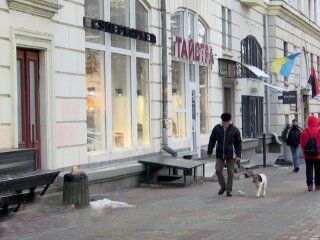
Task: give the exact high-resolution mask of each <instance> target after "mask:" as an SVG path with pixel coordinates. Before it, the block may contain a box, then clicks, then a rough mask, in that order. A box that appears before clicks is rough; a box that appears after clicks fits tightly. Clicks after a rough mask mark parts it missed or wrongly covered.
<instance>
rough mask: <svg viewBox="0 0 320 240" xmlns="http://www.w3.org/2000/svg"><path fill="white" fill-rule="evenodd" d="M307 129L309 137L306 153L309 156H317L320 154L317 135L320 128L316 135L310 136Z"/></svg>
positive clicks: (305, 147) (305, 148)
mask: <svg viewBox="0 0 320 240" xmlns="http://www.w3.org/2000/svg"><path fill="white" fill-rule="evenodd" d="M306 130H307V134H308V136H309V139H308V141H307V143H306V145H305V146H304V154H305V155H306V156H307V157H314V156H317V155H318V154H319V148H318V144H317V139H316V138H317V136H318V134H319V130H318V133H317V135H316V137H315V138H314V137H310V134H309V132H308V129H306Z"/></svg>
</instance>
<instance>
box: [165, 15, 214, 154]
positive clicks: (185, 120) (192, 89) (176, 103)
mask: <svg viewBox="0 0 320 240" xmlns="http://www.w3.org/2000/svg"><path fill="white" fill-rule="evenodd" d="M185 19H186V21H185ZM184 23H186V24H184ZM171 33H172V37H173V42H172V53H173V54H172V55H173V60H172V62H171V68H172V136H173V137H174V138H185V137H188V138H189V139H190V141H191V142H190V146H191V149H192V148H193V150H194V151H196V149H194V146H197V148H199V134H208V133H209V128H208V74H209V68H208V65H209V64H212V49H211V48H210V46H209V45H207V27H206V25H205V24H204V22H203V21H202V20H201V19H200V17H199V16H198V15H197V14H195V13H193V12H191V11H189V10H187V9H183V10H178V11H176V12H175V13H173V14H172V15H171ZM210 50H211V52H210ZM190 129H192V130H190ZM195 133H196V134H197V136H196V137H195ZM195 141H198V143H195Z"/></svg>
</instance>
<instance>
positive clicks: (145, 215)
mask: <svg viewBox="0 0 320 240" xmlns="http://www.w3.org/2000/svg"><path fill="white" fill-rule="evenodd" d="M304 168H305V166H304V165H302V166H301V170H300V172H298V173H292V169H291V167H267V168H258V169H256V170H255V171H257V172H264V173H265V174H266V175H267V177H268V190H267V196H266V197H264V198H259V199H257V198H255V197H254V196H255V188H254V185H253V184H252V180H251V179H250V178H245V179H242V180H237V181H235V183H234V191H233V194H234V196H233V197H231V198H229V197H226V196H225V195H223V196H218V195H217V192H218V190H219V186H218V183H216V182H204V183H196V184H193V185H191V186H188V187H185V188H176V187H140V188H132V189H125V190H121V191H116V192H110V193H106V194H104V195H96V196H91V198H95V199H103V198H107V199H110V200H113V201H121V202H125V203H128V204H131V205H134V206H135V207H131V208H115V209H112V208H110V207H105V208H102V209H94V208H92V207H88V208H84V209H75V208H73V207H72V206H65V205H62V204H61V201H62V199H61V195H57V196H53V195H51V196H50V197H48V196H47V197H44V198H42V199H39V200H38V201H37V202H35V203H33V204H28V205H24V206H23V208H22V209H21V210H19V212H18V213H17V214H15V215H14V216H12V217H9V218H3V219H1V222H0V239H6V240H13V239H22V240H27V239H28V240H29V239H30V240H31V239H45V240H51V239H66V240H69V239H70V240H71V239H77V240H81V239H90V240H91V239H92V240H100V239H114V240H120V239H121V240H126V239H131V240H135V239H137V240H138V239H177V240H179V239H181V240H182V239H184V240H194V239H197V240H200V239H208V240H211V239H217V240H218V239H224V240H227V239H234V240H236V239H237V240H239V239H275V240H283V239H312V240H315V239H320V217H319V216H320V191H317V192H316V191H313V192H307V191H306V184H305V174H304ZM238 190H241V191H243V192H245V193H246V196H239V195H237V191H238Z"/></svg>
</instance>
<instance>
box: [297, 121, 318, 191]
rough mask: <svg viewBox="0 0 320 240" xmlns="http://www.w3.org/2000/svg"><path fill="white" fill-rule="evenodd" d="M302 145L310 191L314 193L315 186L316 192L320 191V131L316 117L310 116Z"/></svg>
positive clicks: (302, 137)
mask: <svg viewBox="0 0 320 240" xmlns="http://www.w3.org/2000/svg"><path fill="white" fill-rule="evenodd" d="M300 145H301V150H302V152H303V157H304V159H305V161H306V178H307V181H306V182H307V186H308V191H313V184H314V185H315V190H320V151H319V146H320V129H319V120H318V118H317V117H316V116H313V115H312V116H309V118H308V120H307V127H306V128H304V129H303V130H302V133H301V136H300ZM313 176H314V178H313Z"/></svg>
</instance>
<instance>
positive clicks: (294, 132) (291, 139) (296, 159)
mask: <svg viewBox="0 0 320 240" xmlns="http://www.w3.org/2000/svg"><path fill="white" fill-rule="evenodd" d="M301 132H302V129H301V127H299V125H298V120H297V119H293V120H292V125H291V127H290V129H289V130H288V132H287V136H286V137H287V141H286V144H287V145H289V146H290V150H291V154H292V160H293V167H294V168H293V172H298V171H299V166H300V135H301Z"/></svg>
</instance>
